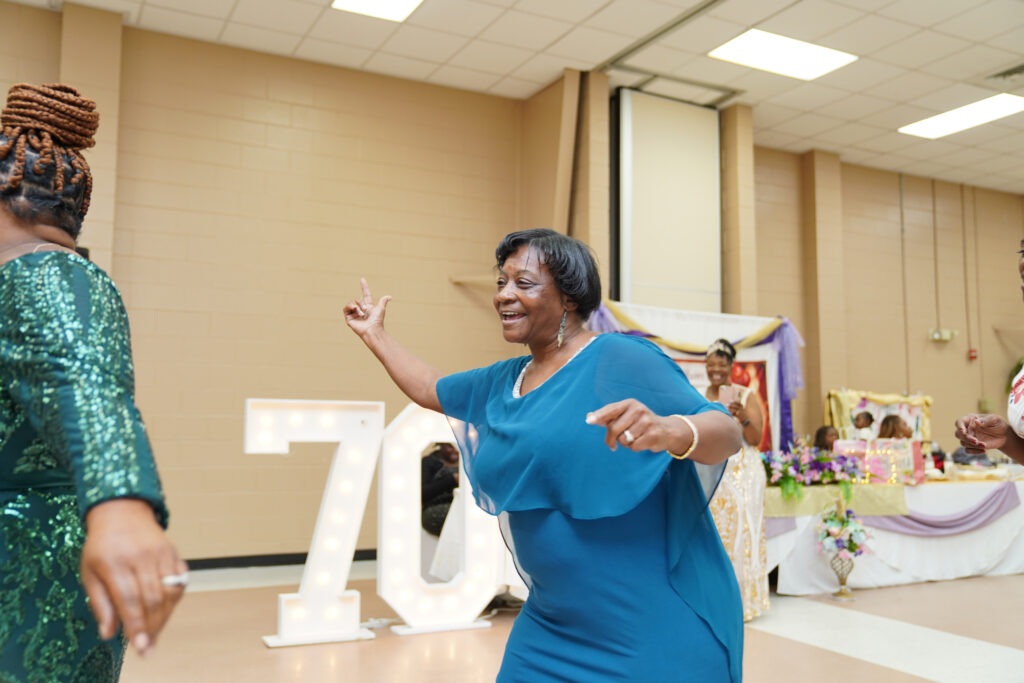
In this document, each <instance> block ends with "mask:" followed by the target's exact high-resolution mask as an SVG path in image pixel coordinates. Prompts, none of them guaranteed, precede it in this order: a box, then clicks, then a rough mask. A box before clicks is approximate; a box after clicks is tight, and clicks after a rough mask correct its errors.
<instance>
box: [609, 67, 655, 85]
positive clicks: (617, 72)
mask: <svg viewBox="0 0 1024 683" xmlns="http://www.w3.org/2000/svg"><path fill="white" fill-rule="evenodd" d="M605 75H607V76H608V88H609V89H610V90H614V89H615V88H629V87H632V86H634V85H636V84H637V83H639V82H640V81H646V80H647V79H648V78H650V76H649V75H647V74H638V73H635V72H633V71H623V70H622V69H609V70H608V71H605Z"/></svg>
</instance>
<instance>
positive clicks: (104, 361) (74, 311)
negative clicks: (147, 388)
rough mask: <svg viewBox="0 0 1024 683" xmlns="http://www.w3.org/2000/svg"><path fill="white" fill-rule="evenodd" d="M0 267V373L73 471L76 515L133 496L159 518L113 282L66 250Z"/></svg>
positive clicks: (163, 515) (159, 496) (159, 497)
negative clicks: (0, 270) (0, 291)
mask: <svg viewBox="0 0 1024 683" xmlns="http://www.w3.org/2000/svg"><path fill="white" fill-rule="evenodd" d="M4 271H5V272H4V275H5V277H4V278H3V279H4V283H5V287H4V290H5V291H4V296H3V297H2V298H0V319H2V321H3V322H2V324H0V380H2V381H3V383H4V385H5V386H6V388H7V391H8V394H9V396H10V397H11V399H12V400H13V401H14V403H15V404H16V405H17V407H18V408H19V409H20V410H21V411H22V412H23V414H24V416H25V417H26V419H27V420H28V421H29V422H30V424H31V425H32V427H33V428H34V430H35V431H36V433H37V434H38V435H39V436H40V437H41V438H42V440H43V442H44V443H45V444H46V446H47V447H48V449H49V450H50V452H51V453H52V455H53V456H54V458H55V459H56V460H57V462H58V463H60V465H61V466H63V467H64V468H65V469H67V470H68V471H69V472H70V473H71V475H72V477H73V479H74V483H75V488H76V490H77V494H78V501H79V510H80V512H81V514H82V515H83V517H84V515H85V513H86V512H87V511H88V510H89V508H91V507H92V506H94V505H96V504H98V503H101V502H104V501H106V500H110V499H112V498H122V497H132V498H140V499H143V500H146V501H148V502H149V503H150V504H151V505H152V506H153V509H154V511H155V513H156V516H157V519H158V521H160V523H161V524H163V525H164V526H166V523H167V509H166V506H165V505H164V499H163V493H162V491H161V487H160V481H159V478H158V476H157V471H156V465H155V463H154V461H153V454H152V449H151V447H150V444H149V438H148V437H147V435H146V429H145V426H144V425H143V422H142V418H141V416H140V414H139V411H138V408H137V407H136V405H135V400H134V383H135V380H134V368H133V365H132V357H131V344H130V341H129V334H128V318H127V315H126V313H125V310H124V305H123V304H122V302H121V297H120V294H119V293H118V291H117V288H116V287H115V286H114V284H113V282H111V281H110V279H109V278H108V277H107V275H106V274H105V273H104V272H103V271H102V270H100V269H99V268H97V267H96V266H94V265H92V264H90V263H88V262H87V261H84V260H82V259H80V258H79V257H77V256H73V255H71V254H67V253H65V252H48V253H43V254H33V255H29V256H25V257H22V258H19V259H17V260H15V261H12V262H10V263H8V264H6V265H5V266H4Z"/></svg>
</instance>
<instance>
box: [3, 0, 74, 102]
mask: <svg viewBox="0 0 1024 683" xmlns="http://www.w3.org/2000/svg"><path fill="white" fill-rule="evenodd" d="M60 22H61V15H60V13H58V12H48V11H46V10H41V9H36V8H34V7H26V6H24V5H14V4H11V3H7V2H0V87H2V88H3V92H5V93H6V92H7V90H8V88H10V87H11V86H12V85H14V84H15V83H53V82H55V81H56V80H57V77H58V75H59V74H60V33H61V31H60Z"/></svg>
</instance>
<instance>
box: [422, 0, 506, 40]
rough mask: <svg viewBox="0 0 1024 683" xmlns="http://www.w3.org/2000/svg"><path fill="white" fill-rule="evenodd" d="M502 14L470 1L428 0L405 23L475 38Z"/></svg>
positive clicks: (497, 8) (490, 6) (488, 6)
mask: <svg viewBox="0 0 1024 683" xmlns="http://www.w3.org/2000/svg"><path fill="white" fill-rule="evenodd" d="M502 12H504V10H503V9H501V8H500V7H495V6H494V5H484V4H481V3H479V2H471V1H470V0H430V2H424V3H423V4H422V5H420V6H419V7H417V8H416V11H415V12H413V13H412V15H410V16H409V18H408V19H406V23H407V24H411V25H413V26H422V27H423V28H432V29H435V30H438V31H445V32H447V33H455V34H457V35H460V36H475V35H476V34H478V33H480V31H482V30H484V29H485V28H487V26H489V25H490V24H491V22H493V21H494V20H495V19H497V18H498V17H499V16H500V15H501V13H502Z"/></svg>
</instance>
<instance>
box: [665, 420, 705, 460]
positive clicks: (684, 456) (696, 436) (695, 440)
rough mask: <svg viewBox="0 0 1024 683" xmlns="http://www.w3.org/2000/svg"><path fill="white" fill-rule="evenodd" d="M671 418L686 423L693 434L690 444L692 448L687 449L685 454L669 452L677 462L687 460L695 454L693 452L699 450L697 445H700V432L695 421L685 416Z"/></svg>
mask: <svg viewBox="0 0 1024 683" xmlns="http://www.w3.org/2000/svg"><path fill="white" fill-rule="evenodd" d="M669 417H678V418H679V419H680V420H682V421H683V422H685V423H686V426H687V427H689V428H690V431H691V432H693V441H691V442H690V447H689V448H687V449H686V451H685V452H683V453H679V454H676V453H673V452H672V451H669V452H668V454H669V455H671V456H672V457H673V458H675V459H676V460H686V459H687V458H689V457H690V454H691V453H693V451H694V450H695V449H696V448H697V444H699V443H700V432H698V431H697V425H695V424H693V420H691V419H690V418H688V417H686V416H685V415H669Z"/></svg>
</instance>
